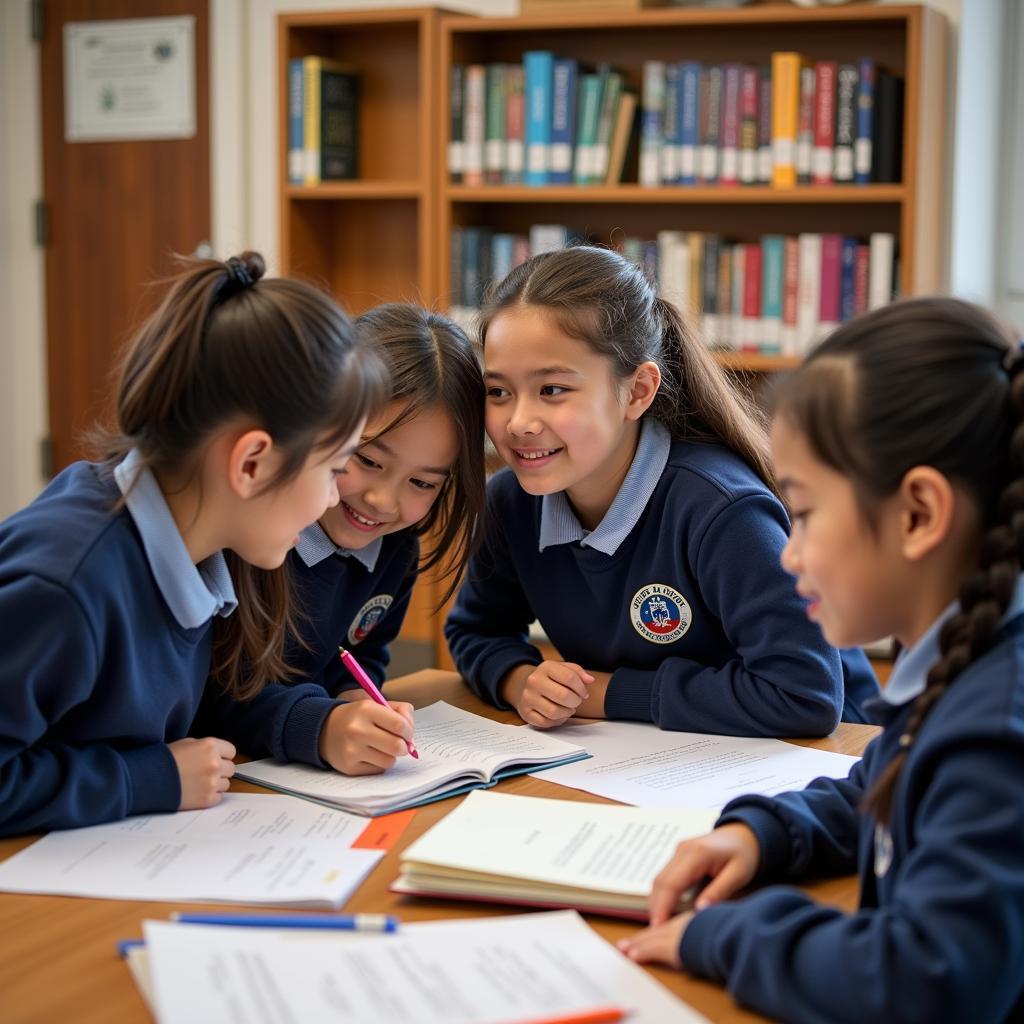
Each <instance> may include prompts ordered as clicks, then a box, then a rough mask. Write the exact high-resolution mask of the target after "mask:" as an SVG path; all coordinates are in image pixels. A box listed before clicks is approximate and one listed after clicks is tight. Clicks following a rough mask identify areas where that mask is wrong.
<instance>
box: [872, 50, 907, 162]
mask: <svg viewBox="0 0 1024 1024" xmlns="http://www.w3.org/2000/svg"><path fill="white" fill-rule="evenodd" d="M874 113H875V131H874V135H873V136H872V144H871V158H872V160H871V163H872V173H871V180H872V181H881V182H888V181H894V182H895V181H900V180H901V178H902V176H903V80H902V79H900V78H896V77H895V76H894V75H890V74H889V73H888V72H887V71H883V70H882V69H880V68H879V69H878V70H877V72H876V75H875V111H874Z"/></svg>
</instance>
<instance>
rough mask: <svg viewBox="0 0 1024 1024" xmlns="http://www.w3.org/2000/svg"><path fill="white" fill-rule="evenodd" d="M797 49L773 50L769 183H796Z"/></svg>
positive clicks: (798, 74)
mask: <svg viewBox="0 0 1024 1024" xmlns="http://www.w3.org/2000/svg"><path fill="white" fill-rule="evenodd" d="M800 65H801V57H800V54H798V53H778V52H777V53H773V54H772V162H773V166H772V184H773V185H774V186H775V187H776V188H792V187H793V186H794V185H795V184H796V132H797V124H798V121H799V117H800Z"/></svg>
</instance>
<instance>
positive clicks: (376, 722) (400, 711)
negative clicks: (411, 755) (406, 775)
mask: <svg viewBox="0 0 1024 1024" xmlns="http://www.w3.org/2000/svg"><path fill="white" fill-rule="evenodd" d="M412 738H413V724H412V705H411V704H406V703H405V702H403V701H389V702H388V706H387V707H384V706H383V705H381V704H377V703H376V702H374V701H371V700H357V701H353V702H352V703H351V704H339V705H338V706H337V707H336V708H335V709H334V710H333V711H332V712H331V713H330V714H329V715H328V716H327V720H326V721H325V722H324V727H323V729H322V730H321V732H320V756H321V757H322V758H323V759H324V760H325V761H326V762H327V763H328V764H329V765H330V766H331V767H332V768H334V769H335V771H339V772H341V773H342V774H344V775H379V774H380V773H381V772H386V771H387V770H388V769H389V768H390V767H391V766H392V765H393V764H394V763H395V761H396V760H397V759H398V758H399V757H404V756H405V755H406V754H408V752H409V748H408V747H407V746H406V745H405V741H406V740H411V739H412Z"/></svg>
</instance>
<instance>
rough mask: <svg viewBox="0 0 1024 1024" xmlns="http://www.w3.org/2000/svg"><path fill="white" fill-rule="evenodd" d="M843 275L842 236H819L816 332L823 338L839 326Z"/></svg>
mask: <svg viewBox="0 0 1024 1024" xmlns="http://www.w3.org/2000/svg"><path fill="white" fill-rule="evenodd" d="M842 274H843V236H842V235H837V234H834V233H829V234H824V235H822V236H821V296H820V305H819V307H818V308H819V312H818V330H819V333H820V334H821V335H822V336H823V335H825V334H826V333H829V332H831V331H834V330H835V329H836V328H837V327H838V326H839V315H840V314H839V310H840V295H841V292H842Z"/></svg>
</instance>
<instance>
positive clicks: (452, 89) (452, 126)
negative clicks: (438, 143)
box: [448, 64, 466, 184]
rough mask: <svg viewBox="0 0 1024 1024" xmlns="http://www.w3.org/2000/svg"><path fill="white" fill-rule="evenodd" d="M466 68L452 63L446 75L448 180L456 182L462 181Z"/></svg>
mask: <svg viewBox="0 0 1024 1024" xmlns="http://www.w3.org/2000/svg"><path fill="white" fill-rule="evenodd" d="M465 84H466V69H465V67H464V66H463V65H462V64H453V65H452V70H451V74H450V75H449V76H448V91H449V93H450V95H449V102H448V114H449V120H448V180H449V181H451V182H454V183H455V184H458V183H460V182H461V181H462V166H463V161H462V126H463V122H464V119H465V111H464V108H465Z"/></svg>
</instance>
